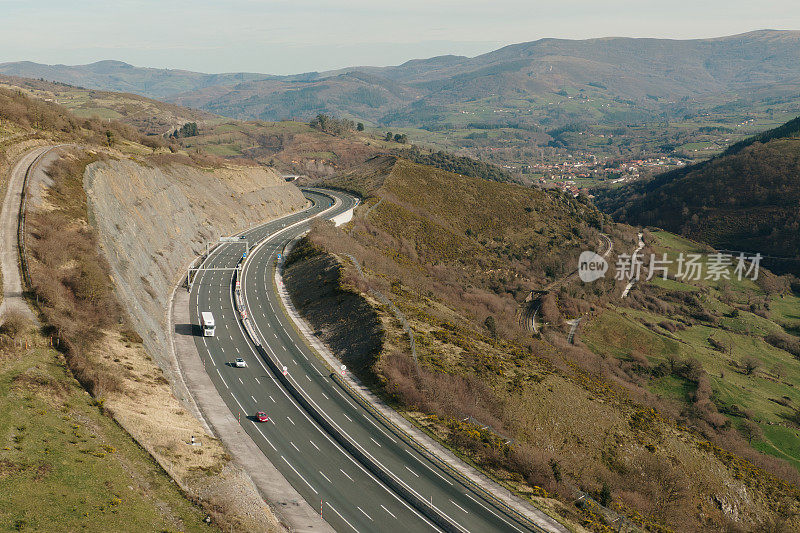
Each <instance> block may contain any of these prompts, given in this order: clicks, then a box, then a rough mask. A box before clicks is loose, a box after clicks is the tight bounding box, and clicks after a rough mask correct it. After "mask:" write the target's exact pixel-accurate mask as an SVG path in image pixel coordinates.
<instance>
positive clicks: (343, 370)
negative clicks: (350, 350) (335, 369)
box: [341, 365, 347, 376]
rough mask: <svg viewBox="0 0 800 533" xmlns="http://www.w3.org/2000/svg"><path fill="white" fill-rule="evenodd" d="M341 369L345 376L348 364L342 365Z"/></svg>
mask: <svg viewBox="0 0 800 533" xmlns="http://www.w3.org/2000/svg"><path fill="white" fill-rule="evenodd" d="M341 370H342V375H343V376H344V373H345V372H347V365H342V366H341Z"/></svg>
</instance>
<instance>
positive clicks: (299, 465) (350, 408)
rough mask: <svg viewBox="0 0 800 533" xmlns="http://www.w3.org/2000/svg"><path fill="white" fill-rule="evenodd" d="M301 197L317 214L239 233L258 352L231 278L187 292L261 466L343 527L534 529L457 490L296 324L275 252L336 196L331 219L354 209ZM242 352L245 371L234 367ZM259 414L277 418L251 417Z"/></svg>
mask: <svg viewBox="0 0 800 533" xmlns="http://www.w3.org/2000/svg"><path fill="white" fill-rule="evenodd" d="M304 194H305V195H306V197H307V198H308V199H309V200H311V201H312V202H313V205H312V206H311V207H310V208H308V209H306V210H305V211H303V212H301V213H297V214H293V215H290V216H288V217H284V218H283V219H279V220H276V221H272V222H270V223H268V224H265V225H263V226H260V227H258V228H255V229H253V230H250V231H248V232H246V233H245V234H243V235H244V236H245V237H246V240H247V241H248V242H249V243H250V244H251V247H252V245H253V244H254V243H260V244H258V246H257V247H256V248H254V249H252V250H251V252H250V255H251V257H249V258H248V261H247V262H246V263H245V268H244V270H243V271H242V274H241V279H240V280H239V281H240V283H241V289H242V295H243V300H244V304H245V307H246V309H247V312H248V314H249V318H250V322H251V324H252V326H253V330H254V331H255V334H256V335H257V338H259V339H260V344H261V347H258V346H256V345H255V344H254V343H253V342H252V341H251V340H250V338H249V336H248V335H247V333H246V332H245V329H244V327H243V325H242V322H241V320H240V319H239V316H238V312H237V311H236V303H235V300H234V291H233V287H234V279H235V271H233V270H202V271H201V272H199V273H198V274H197V276H196V278H195V280H194V283H193V285H192V291H191V295H190V296H191V297H190V309H191V315H192V320H193V323H194V324H195V328H194V329H195V331H199V326H198V325H199V323H200V321H199V317H200V313H201V312H202V311H212V312H213V314H214V317H215V320H216V323H217V326H216V335H215V336H214V337H202V336H199V335H198V336H196V337H195V342H196V345H197V348H198V352H199V353H200V356H201V359H202V360H203V363H204V365H205V368H206V371H207V373H208V375H209V376H210V378H211V380H212V381H213V383H214V385H215V386H216V388H217V390H218V391H219V393H220V395H221V397H222V398H223V399H224V401H225V402H226V404H227V406H228V407H229V408H230V410H231V412H232V413H233V414H234V416H236V417H238V418H239V420H240V422H241V424H242V427H243V428H244V429H245V431H246V432H247V433H248V434H249V435H250V437H251V438H252V439H253V441H254V442H255V443H256V444H257V445H258V446H259V448H260V449H261V450H262V451H263V453H264V455H265V459H264V460H265V461H266V460H269V461H270V462H271V463H272V464H273V465H275V467H276V468H277V469H278V470H279V471H280V472H281V473H282V474H283V476H284V477H285V478H286V479H287V480H288V481H289V482H290V483H291V484H292V485H293V486H294V487H295V489H296V490H297V491H298V492H299V493H300V494H301V495H302V496H303V498H305V499H306V501H308V502H309V504H311V506H312V507H313V508H315V509H319V511H320V513H321V514H322V516H323V518H324V519H325V520H326V521H328V523H330V524H331V525H332V526H333V527H334V528H335V529H336V530H337V531H341V532H346V531H360V532H367V531H404V532H406V531H408V532H412V531H467V532H484V531H510V532H513V531H517V532H524V531H532V530H533V529H532V525H531V524H530V523H529V522H527V521H525V520H524V519H521V517H519V516H518V515H515V514H514V513H508V512H506V511H505V510H503V508H502V507H501V506H498V505H496V504H495V503H493V501H492V500H491V499H490V498H484V497H483V496H482V494H481V491H479V490H473V489H472V488H471V487H469V486H467V485H466V484H462V482H461V481H460V480H459V479H457V478H456V477H453V476H451V475H450V473H449V472H448V471H447V470H446V469H442V468H440V467H439V466H438V464H437V463H436V462H432V461H430V460H429V459H428V458H427V457H426V456H424V455H422V454H420V453H418V452H417V451H416V450H415V449H414V448H413V447H411V446H409V445H408V444H406V443H405V442H404V441H403V440H402V439H400V438H398V436H397V435H396V434H393V433H392V431H391V429H390V428H389V427H387V426H385V425H383V423H382V422H381V420H380V419H379V418H377V417H375V416H373V415H372V414H371V412H369V411H368V410H365V409H364V408H363V407H362V406H361V405H360V404H359V403H358V402H356V401H354V399H353V398H352V397H350V396H349V395H348V393H347V391H345V390H344V389H343V388H342V387H341V386H340V385H339V384H338V383H337V382H336V381H334V380H333V379H332V378H331V375H330V371H329V370H328V369H327V367H326V366H325V365H324V364H323V363H322V362H321V361H320V360H319V359H318V358H317V357H316V355H315V354H314V353H313V352H312V351H311V349H310V348H309V347H308V346H307V345H306V343H305V342H304V340H303V339H302V338H301V337H300V335H299V333H297V332H296V330H295V329H294V328H293V327H292V324H291V322H290V319H289V318H288V317H287V316H286V314H285V313H284V311H283V309H282V306H281V304H280V300H279V297H278V295H277V293H276V291H275V285H274V267H275V263H276V259H277V256H278V254H279V253H281V252H282V250H283V249H284V247H285V245H286V244H287V243H288V242H289V241H291V240H292V239H294V238H295V237H296V236H298V235H300V234H302V233H303V232H304V231H306V230H307V229H308V226H309V224H308V219H309V218H310V217H312V216H314V215H317V214H319V213H320V212H322V211H324V210H326V209H328V208H329V207H330V206H331V205H332V198H333V197H335V198H338V202H337V203H339V202H340V205H334V207H335V209H334V210H332V211H329V212H327V213H325V215H324V216H325V218H331V217H332V216H334V215H336V214H338V213H341V212H344V211H346V210H348V209H349V208H351V207H353V205H354V202H355V199H354V198H352V197H350V196H349V195H345V194H343V193H338V192H332V191H331V192H328V193H327V194H329V195H330V196H326V195H323V194H320V193H318V192H312V191H304ZM244 248H245V247H244V246H243V245H242V244H241V243H226V244H221V245H220V246H218V247H217V248H216V249H215V250H214V251H213V252H212V253H211V254H210V255H209V257H208V258H207V259H206V261H205V262H204V264H203V266H204V267H206V268H233V267H235V266H236V265H237V263H238V262H239V260H240V259H241V257H242V253H243V252H244ZM237 357H241V358H243V359H244V360H245V361H246V363H247V367H246V368H236V367H234V366H233V364H232V362H233V361H234V359H236V358H237ZM270 359H271V360H272V361H273V365H272V366H270V364H268V360H270ZM275 362H277V366H276V365H275ZM282 367H285V368H286V376H285V377H284V376H281V375H280V374H281V372H280V370H279V369H281V368H282ZM287 383H288V386H287ZM298 395H299V396H298ZM258 411H265V412H266V413H267V414H268V415H269V416H270V421H269V422H265V423H259V422H257V421H255V418H254V415H255V413H256V412H258ZM376 470H377V471H376ZM387 479H388V482H387ZM421 502H422V503H421Z"/></svg>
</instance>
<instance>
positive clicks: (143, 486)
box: [0, 338, 215, 532]
mask: <svg viewBox="0 0 800 533" xmlns="http://www.w3.org/2000/svg"><path fill="white" fill-rule="evenodd" d="M39 342H42V340H41V338H40V339H39ZM59 357H60V356H59V355H58V354H57V353H56V352H54V351H53V350H51V349H48V348H46V347H39V348H35V349H30V350H25V349H24V348H23V349H20V350H17V351H16V352H15V353H2V354H0V412H2V413H3V416H2V417H0V530H3V531H9V530H17V531H96V532H107V531H213V530H215V529H214V528H213V527H212V526H209V525H206V524H205V523H204V522H203V518H204V515H203V514H202V513H201V511H200V510H199V508H197V507H196V506H194V505H193V504H192V503H190V502H189V501H188V500H186V499H185V498H184V497H183V495H182V493H181V492H180V490H179V489H178V488H177V486H176V485H175V484H174V483H173V482H172V481H171V479H170V478H169V476H168V475H167V474H166V473H165V472H164V471H163V470H161V468H160V467H159V466H158V465H157V464H155V463H154V462H153V460H152V459H151V458H150V456H149V455H148V454H147V453H146V452H145V451H144V450H142V449H141V448H140V447H139V446H138V445H137V444H136V443H135V442H134V441H133V440H132V439H131V438H130V437H129V436H128V435H127V434H126V433H125V432H124V431H123V430H122V429H121V428H120V427H119V426H118V425H117V424H116V423H115V422H114V421H113V420H112V419H111V418H110V417H108V416H105V415H103V414H102V412H101V410H100V409H99V408H98V406H97V405H96V404H95V402H94V401H93V400H92V398H91V397H90V396H89V395H88V394H87V393H86V392H85V391H84V390H83V389H82V388H81V387H80V386H79V385H78V383H77V382H76V381H75V380H74V379H72V378H71V377H70V376H69V375H67V373H66V370H65V368H64V366H63V365H62V363H61V362H60V360H59Z"/></svg>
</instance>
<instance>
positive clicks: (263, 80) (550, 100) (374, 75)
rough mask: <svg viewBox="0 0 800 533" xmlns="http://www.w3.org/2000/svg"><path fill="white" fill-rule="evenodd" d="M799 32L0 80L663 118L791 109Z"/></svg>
mask: <svg viewBox="0 0 800 533" xmlns="http://www.w3.org/2000/svg"><path fill="white" fill-rule="evenodd" d="M798 57H800V32H798V31H774V30H763V31H756V32H751V33H746V34H742V35H735V36H731V37H722V38H715V39H696V40H667V39H630V38H602V39H589V40H581V41H574V40H563V39H542V40H539V41H534V42H529V43H523V44H516V45H511V46H506V47H504V48H501V49H499V50H496V51H494V52H490V53H487V54H483V55H480V56H477V57H473V58H469V57H462V56H441V57H434V58H431V59H422V60H413V61H409V62H407V63H404V64H402V65H399V66H393V67H351V68H346V69H341V70H337V71H331V72H322V73H318V72H311V73H306V74H298V75H293V76H270V75H266V74H255V73H231V74H201V73H196V72H189V71H183V70H163V69H150V68H138V67H133V66H131V65H128V64H126V63H121V62H118V61H101V62H98V63H93V64H91V65H81V66H65V65H40V64H36V63H30V62H20V63H5V64H1V65H0V74H9V75H15V76H24V77H31V78H44V79H47V80H50V81H59V82H65V83H69V84H72V85H79V86H83V87H86V88H94V89H103V90H113V91H125V92H133V93H137V94H141V95H144V96H149V97H154V98H159V99H163V100H167V101H170V102H173V103H178V104H181V105H186V106H190V107H195V108H200V109H204V110H207V111H211V112H214V113H218V114H221V115H225V116H230V117H233V118H243V119H264V120H277V119H283V118H300V119H308V118H310V117H312V116H314V115H316V114H317V113H323V112H324V113H330V114H334V115H337V116H341V117H348V118H353V119H357V120H361V121H364V122H367V123H372V124H375V125H386V126H390V125H397V126H412V125H413V126H422V127H427V128H428V129H441V128H444V127H449V126H456V127H459V126H461V127H463V126H467V125H470V124H471V125H473V126H475V125H477V126H479V127H484V128H489V127H508V126H510V127H521V128H523V129H524V128H528V127H537V126H539V125H553V126H554V127H555V126H559V125H563V124H567V123H576V122H581V123H601V124H615V123H631V122H648V121H658V120H661V121H663V120H675V119H681V118H683V117H685V116H696V115H697V114H699V113H703V112H705V111H708V110H711V109H715V108H718V107H719V106H725V105H735V106H744V107H746V106H756V105H775V104H780V103H782V102H787V101H792V102H794V101H796V100H797V101H800V96H798V95H800V61H798Z"/></svg>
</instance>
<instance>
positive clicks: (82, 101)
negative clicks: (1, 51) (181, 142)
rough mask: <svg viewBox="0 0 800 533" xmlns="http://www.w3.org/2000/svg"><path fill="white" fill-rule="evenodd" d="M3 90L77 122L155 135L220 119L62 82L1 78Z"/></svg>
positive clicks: (133, 96) (164, 103)
mask: <svg viewBox="0 0 800 533" xmlns="http://www.w3.org/2000/svg"><path fill="white" fill-rule="evenodd" d="M0 87H5V88H8V89H12V90H21V91H23V92H24V93H25V94H26V95H28V96H31V97H33V98H37V99H40V100H44V101H46V102H52V103H55V104H58V105H61V106H63V107H65V108H66V109H68V110H69V111H70V112H71V114H72V115H73V116H75V117H76V118H95V119H105V120H109V119H110V120H115V121H118V122H122V123H125V124H129V125H131V126H134V127H136V128H137V129H139V130H140V131H141V132H143V133H146V134H152V135H161V134H164V133H169V132H171V131H173V130H174V129H176V128H179V127H180V126H181V125H183V124H185V123H187V122H199V123H201V124H202V123H206V122H209V121H213V120H215V119H219V118H220V117H218V116H216V115H212V114H211V113H207V112H205V111H199V110H196V109H188V108H185V107H180V106H177V105H174V104H169V103H166V102H160V101H157V100H152V99H150V98H146V97H143V96H139V95H137V94H130V93H120V92H109V91H100V90H95V89H85V88H83V87H76V86H74V85H68V84H66V83H63V82H58V83H54V82H49V81H43V80H39V79H29V78H20V77H16V76H3V75H0Z"/></svg>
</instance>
